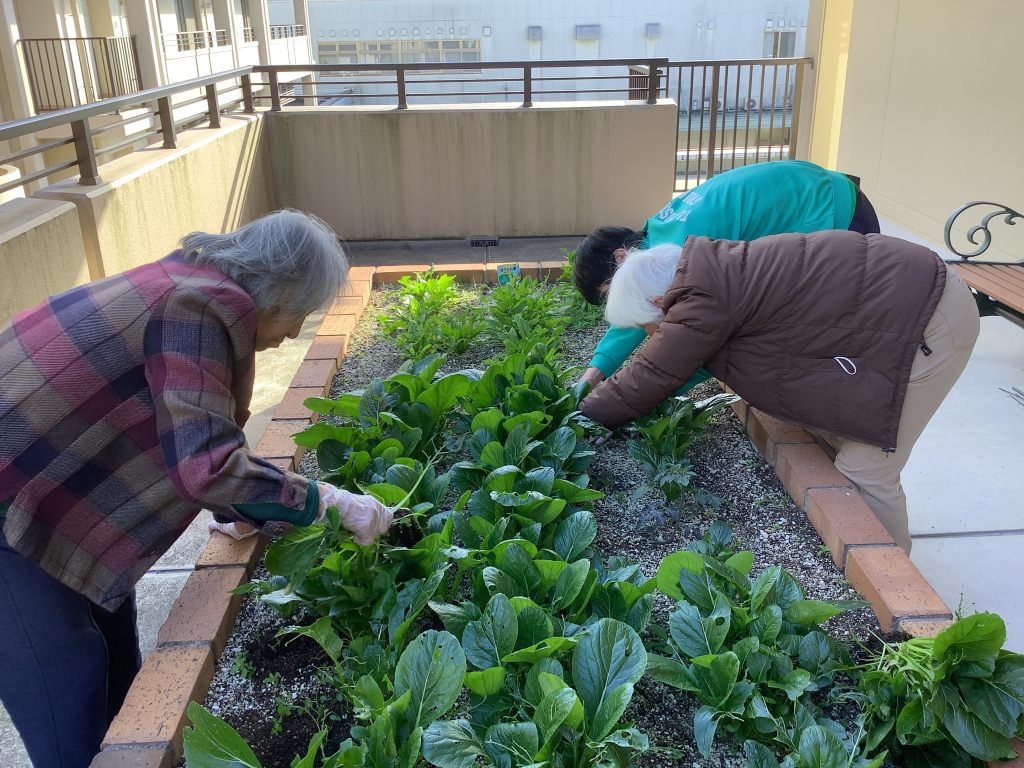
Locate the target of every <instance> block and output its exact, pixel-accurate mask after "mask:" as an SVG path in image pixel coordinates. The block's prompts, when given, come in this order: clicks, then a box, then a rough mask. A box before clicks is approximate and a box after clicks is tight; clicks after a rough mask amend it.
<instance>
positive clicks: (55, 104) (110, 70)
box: [18, 35, 142, 112]
mask: <svg viewBox="0 0 1024 768" xmlns="http://www.w3.org/2000/svg"><path fill="white" fill-rule="evenodd" d="M18 45H19V46H20V47H21V51H22V56H23V58H24V60H25V71H26V73H27V74H28V81H29V90H30V91H31V93H32V106H33V108H34V109H35V111H36V112H49V111H52V110H56V109H69V108H70V107H78V106H81V105H82V104H91V103H93V102H95V101H99V100H101V99H111V98H114V97H117V96H126V95H128V94H130V93H136V92H138V91H139V90H140V89H141V88H142V78H141V75H140V74H139V52H138V49H137V47H136V42H135V35H129V36H125V37H65V38H59V37H45V38H24V39H21V40H19V41H18Z"/></svg>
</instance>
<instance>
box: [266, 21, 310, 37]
mask: <svg viewBox="0 0 1024 768" xmlns="http://www.w3.org/2000/svg"><path fill="white" fill-rule="evenodd" d="M305 36H306V27H305V26H304V25H302V24H271V25H270V39H271V40H285V39H287V38H289V37H305Z"/></svg>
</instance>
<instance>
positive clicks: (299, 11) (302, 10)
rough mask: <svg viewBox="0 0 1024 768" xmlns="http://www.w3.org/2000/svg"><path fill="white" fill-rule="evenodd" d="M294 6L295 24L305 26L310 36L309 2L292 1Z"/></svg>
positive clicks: (306, 0) (302, 0)
mask: <svg viewBox="0 0 1024 768" xmlns="http://www.w3.org/2000/svg"><path fill="white" fill-rule="evenodd" d="M292 6H293V7H294V8H295V13H294V16H295V23H296V24H301V25H302V26H304V27H305V28H306V33H307V34H309V0H292Z"/></svg>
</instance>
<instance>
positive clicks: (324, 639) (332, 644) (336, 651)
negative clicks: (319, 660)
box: [279, 616, 345, 664]
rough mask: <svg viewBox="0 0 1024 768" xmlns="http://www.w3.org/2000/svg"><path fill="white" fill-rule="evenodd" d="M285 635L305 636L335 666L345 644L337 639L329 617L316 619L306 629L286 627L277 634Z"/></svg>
mask: <svg viewBox="0 0 1024 768" xmlns="http://www.w3.org/2000/svg"><path fill="white" fill-rule="evenodd" d="M285 633H287V634H290V635H305V636H306V637H308V638H310V639H312V640H315V641H316V642H317V643H319V645H320V647H321V648H323V649H324V652H325V653H326V654H327V655H328V656H329V657H330V658H331V661H333V662H334V663H335V664H337V663H338V662H339V661H340V659H341V652H342V649H343V648H344V646H345V644H344V642H342V639H341V638H340V637H338V633H337V632H335V631H334V627H333V625H332V624H331V619H330V617H329V616H324V617H323V618H321V619H317V620H316V621H315V622H313V623H312V624H311V625H309V626H308V627H286V628H285V629H282V630H281V632H280V633H279V634H285Z"/></svg>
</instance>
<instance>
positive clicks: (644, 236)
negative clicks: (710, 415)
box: [573, 160, 879, 395]
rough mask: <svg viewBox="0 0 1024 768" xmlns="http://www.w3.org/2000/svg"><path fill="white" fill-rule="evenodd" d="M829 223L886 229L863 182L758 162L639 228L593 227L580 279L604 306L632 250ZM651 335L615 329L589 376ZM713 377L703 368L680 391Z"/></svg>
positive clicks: (603, 371)
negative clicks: (692, 237) (614, 276)
mask: <svg viewBox="0 0 1024 768" xmlns="http://www.w3.org/2000/svg"><path fill="white" fill-rule="evenodd" d="M823 229H850V230H853V231H855V232H861V233H863V234H868V233H870V232H878V231H879V227H878V217H877V216H876V215H875V211H874V209H873V208H872V207H871V203H870V202H869V201H868V199H867V197H865V196H864V193H863V192H862V191H861V189H860V180H859V179H858V178H857V177H855V176H847V175H846V174H842V173H838V172H836V171H828V170H826V169H824V168H822V167H821V166H818V165H815V164H814V163H808V162H804V161H802V160H783V161H781V162H772V163H757V164H755V165H748V166H744V167H742V168H735V169H733V170H731V171H728V172H726V173H723V174H721V175H718V176H713V177H712V178H710V179H708V180H707V181H705V182H704V183H703V184H701V185H700V186H698V187H697V188H696V189H693V190H691V191H690V192H687V193H685V194H682V195H680V196H679V197H676V198H673V200H672V201H671V202H669V204H668V205H666V206H665V207H664V208H662V209H661V210H660V211H659V212H658V213H657V214H655V215H654V216H652V217H651V218H649V219H648V220H647V223H646V224H645V225H644V228H643V229H641V230H640V231H636V230H633V229H630V228H629V227H601V228H600V229H598V230H595V231H594V232H591V233H590V234H589V235H587V238H586V239H585V240H584V241H583V242H582V243H581V244H580V246H579V248H577V249H576V264H575V269H574V272H573V281H574V282H575V284H576V288H577V290H579V292H580V293H581V294H583V297H584V298H585V299H586V300H587V301H588V302H589V303H591V304H602V303H604V296H605V293H606V292H607V290H608V284H609V282H610V281H611V278H612V274H613V273H614V272H615V268H616V266H617V265H618V264H621V263H622V260H623V259H624V258H625V257H626V253H627V251H629V250H630V249H633V248H639V249H645V248H650V247H652V246H655V245H662V244H663V243H673V244H675V245H679V246H682V245H683V244H684V242H685V241H686V238H687V237H688V236H689V235H695V236H704V237H711V238H715V239H717V240H756V239H757V238H759V237H765V236H767V235H781V234H785V233H788V232H818V231H820V230H823ZM647 334H648V331H647V330H645V329H643V328H617V327H615V326H612V327H611V328H609V329H608V332H607V333H605V335H604V338H603V339H601V342H600V343H599V344H598V345H597V349H596V350H595V351H594V358H593V360H591V362H590V367H589V368H587V371H586V373H584V375H583V380H584V381H587V382H589V383H590V386H591V388H594V387H596V386H597V385H598V384H599V383H600V382H602V381H603V380H604V379H605V378H607V377H608V376H611V375H612V374H613V373H615V371H616V370H618V369H619V367H620V366H621V365H622V364H623V363H624V362H625V361H626V359H627V358H628V357H629V356H630V355H631V354H633V351H634V350H635V349H636V348H637V347H638V346H640V342H642V341H643V340H644V339H645V338H646V337H647ZM710 378H711V375H710V374H709V373H708V372H707V371H705V370H704V369H703V368H701V369H700V370H699V371H697V373H696V375H695V376H694V377H693V378H692V379H690V381H688V382H687V383H686V384H685V385H684V386H683V387H682V389H680V390H679V392H677V394H680V395H681V394H685V393H686V392H689V391H690V390H691V389H693V387H695V386H697V385H698V384H700V383H702V382H705V381H707V380H708V379H710Z"/></svg>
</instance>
